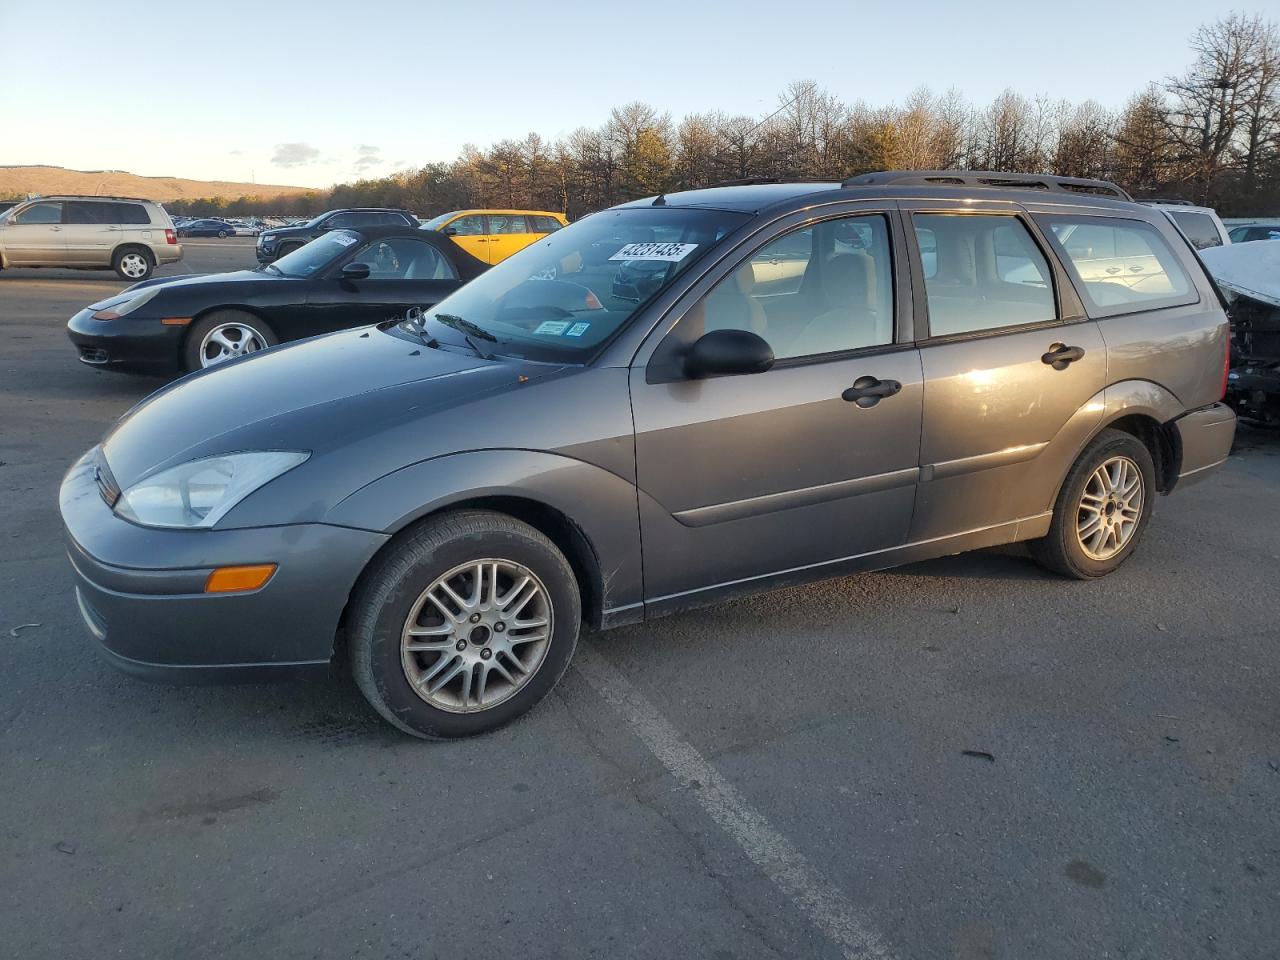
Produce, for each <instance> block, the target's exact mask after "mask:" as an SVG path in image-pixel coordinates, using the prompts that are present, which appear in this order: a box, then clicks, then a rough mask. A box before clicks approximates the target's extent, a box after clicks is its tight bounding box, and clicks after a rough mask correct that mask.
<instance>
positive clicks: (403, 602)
mask: <svg viewBox="0 0 1280 960" xmlns="http://www.w3.org/2000/svg"><path fill="white" fill-rule="evenodd" d="M351 610H352V612H351V615H350V617H349V621H348V628H349V632H348V635H349V637H350V655H351V666H352V673H353V675H354V676H355V680H356V683H357V685H358V686H359V687H360V690H361V692H362V693H363V694H364V695H365V697H366V698H367V699H368V700H369V703H370V704H372V705H373V708H374V709H375V710H377V711H378V713H380V714H381V715H382V716H383V717H384V718H385V719H386V720H387V721H388V722H389V723H391V724H393V725H394V726H396V727H399V728H400V729H401V730H404V731H405V732H406V733H411V734H413V735H414V736H416V737H424V738H427V739H433V740H434V739H451V738H454V737H466V736H472V735H474V734H478V733H484V732H486V731H489V730H493V729H495V728H497V727H500V726H502V725H503V724H505V723H509V722H510V721H511V720H514V719H515V718H516V717H519V716H520V715H521V714H523V713H525V712H526V711H528V710H529V709H530V708H532V707H533V706H534V704H536V703H537V702H538V701H539V700H541V699H542V698H543V697H544V696H546V695H547V693H548V692H550V690H551V689H552V687H554V686H555V685H556V683H557V681H559V679H560V677H561V676H562V675H563V674H564V671H565V668H566V667H568V665H569V660H570V658H571V657H572V656H573V651H574V648H575V647H576V646H577V642H578V631H579V627H580V622H581V618H582V608H581V600H580V598H579V594H578V584H577V581H576V580H575V579H574V575H573V570H572V569H571V568H570V566H569V563H568V561H566V560H565V558H564V555H563V554H562V553H561V552H560V551H559V550H558V549H556V547H555V545H554V544H553V543H552V542H551V541H550V540H548V539H547V538H546V537H545V536H543V535H542V534H541V533H539V532H538V531H537V530H535V529H534V528H533V527H531V526H529V525H528V524H526V523H522V522H521V521H519V520H516V519H514V518H512V517H508V516H506V515H505V514H500V513H493V512H490V511H487V510H467V511H461V512H458V513H451V514H445V515H443V516H441V517H438V518H435V519H433V520H430V521H428V522H426V523H424V524H423V525H421V526H419V527H417V528H414V529H413V530H412V531H411V532H409V533H407V534H406V535H404V536H403V538H402V539H401V540H400V541H399V542H398V543H394V544H393V546H392V547H391V549H389V550H388V551H387V552H386V553H385V554H383V555H382V556H381V557H380V558H379V559H378V560H377V561H376V562H375V564H374V565H373V567H371V568H370V570H369V571H368V572H367V573H366V575H365V577H364V578H363V579H362V581H361V584H360V586H359V587H358V588H357V591H356V595H355V597H354V599H353V603H352V608H351Z"/></svg>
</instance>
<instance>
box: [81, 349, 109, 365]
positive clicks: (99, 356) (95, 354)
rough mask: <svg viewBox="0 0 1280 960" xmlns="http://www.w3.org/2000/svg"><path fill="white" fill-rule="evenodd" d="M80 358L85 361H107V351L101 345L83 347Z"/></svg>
mask: <svg viewBox="0 0 1280 960" xmlns="http://www.w3.org/2000/svg"><path fill="white" fill-rule="evenodd" d="M80 359H81V360H83V361H84V362H85V363H106V362H107V351H105V350H103V349H102V348H101V347H81V348H80Z"/></svg>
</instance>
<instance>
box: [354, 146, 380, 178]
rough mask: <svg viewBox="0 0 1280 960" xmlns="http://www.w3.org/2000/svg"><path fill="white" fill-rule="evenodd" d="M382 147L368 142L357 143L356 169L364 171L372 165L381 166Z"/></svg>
mask: <svg viewBox="0 0 1280 960" xmlns="http://www.w3.org/2000/svg"><path fill="white" fill-rule="evenodd" d="M383 162H384V161H383V159H382V148H381V147H374V146H371V145H369V144H367V143H357V144H356V167H355V168H356V170H357V172H363V171H365V170H368V169H369V168H370V167H379V166H381V165H382V164H383Z"/></svg>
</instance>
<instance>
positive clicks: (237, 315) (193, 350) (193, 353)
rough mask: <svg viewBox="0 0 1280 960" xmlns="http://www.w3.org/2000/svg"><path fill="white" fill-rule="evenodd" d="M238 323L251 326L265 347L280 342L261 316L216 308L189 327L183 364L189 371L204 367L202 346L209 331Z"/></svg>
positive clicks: (183, 347) (184, 344) (183, 348)
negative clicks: (201, 357)
mask: <svg viewBox="0 0 1280 960" xmlns="http://www.w3.org/2000/svg"><path fill="white" fill-rule="evenodd" d="M228 323H231V324H237V325H239V326H242V327H246V328H249V329H251V330H253V332H254V333H256V334H257V336H258V337H259V338H261V340H262V343H263V348H264V349H265V348H266V347H274V346H275V345H276V344H278V343H279V342H280V338H279V337H277V336H276V333H275V331H274V330H272V329H271V326H270V324H268V323H267V322H266V321H265V320H263V319H262V318H261V317H257V316H254V315H253V314H252V313H247V312H246V311H244V310H215V311H214V312H213V313H207V314H205V315H204V316H203V317H201V318H200V319H199V320H197V321H196V322H195V323H193V324H191V326H190V327H189V328H187V338H186V340H185V341H183V344H182V366H183V369H185V370H186V371H188V372H191V371H194V370H202V369H204V364H202V363H201V362H200V353H201V346H202V345H203V343H204V339H205V337H206V336H208V335H209V331H211V330H213V329H214V328H216V327H219V326H222V325H223V324H228Z"/></svg>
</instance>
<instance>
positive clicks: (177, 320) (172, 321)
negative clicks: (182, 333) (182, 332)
mask: <svg viewBox="0 0 1280 960" xmlns="http://www.w3.org/2000/svg"><path fill="white" fill-rule="evenodd" d="M160 322H161V323H163V324H164V325H165V326H166V327H185V326H186V325H187V324H188V323H190V322H191V318H190V317H165V318H164V319H163V320H161V321H160Z"/></svg>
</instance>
